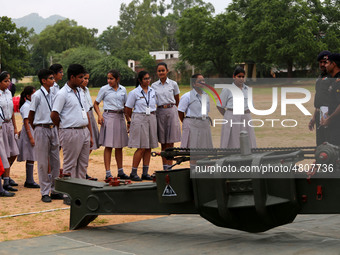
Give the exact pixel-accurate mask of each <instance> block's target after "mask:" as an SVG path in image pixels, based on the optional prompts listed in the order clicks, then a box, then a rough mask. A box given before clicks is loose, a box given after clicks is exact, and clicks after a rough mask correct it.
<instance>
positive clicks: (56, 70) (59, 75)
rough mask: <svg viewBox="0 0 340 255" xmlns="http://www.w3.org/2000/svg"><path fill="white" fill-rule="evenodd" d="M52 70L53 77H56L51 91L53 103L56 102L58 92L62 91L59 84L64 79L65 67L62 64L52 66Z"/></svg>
mask: <svg viewBox="0 0 340 255" xmlns="http://www.w3.org/2000/svg"><path fill="white" fill-rule="evenodd" d="M50 70H51V71H53V76H54V84H53V86H52V87H51V88H50V91H51V92H50V93H51V95H52V101H54V98H55V96H56V95H57V93H58V91H59V90H60V87H59V85H58V82H59V81H61V80H62V79H63V76H64V70H63V66H62V65H61V64H53V65H51V66H50Z"/></svg>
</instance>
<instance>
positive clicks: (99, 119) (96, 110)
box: [93, 101, 104, 125]
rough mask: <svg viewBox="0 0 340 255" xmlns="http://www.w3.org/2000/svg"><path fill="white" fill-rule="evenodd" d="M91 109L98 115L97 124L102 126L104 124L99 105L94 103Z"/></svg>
mask: <svg viewBox="0 0 340 255" xmlns="http://www.w3.org/2000/svg"><path fill="white" fill-rule="evenodd" d="M93 109H94V110H95V112H96V113H97V115H98V124H100V125H103V124H104V118H103V115H102V113H101V112H100V110H99V103H98V102H97V101H94V104H93Z"/></svg>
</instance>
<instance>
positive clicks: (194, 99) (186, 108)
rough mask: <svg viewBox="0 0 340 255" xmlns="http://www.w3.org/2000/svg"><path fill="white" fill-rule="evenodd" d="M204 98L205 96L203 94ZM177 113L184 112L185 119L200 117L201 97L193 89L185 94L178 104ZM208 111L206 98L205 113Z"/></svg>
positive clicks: (208, 104)
mask: <svg viewBox="0 0 340 255" xmlns="http://www.w3.org/2000/svg"><path fill="white" fill-rule="evenodd" d="M203 94H204V95H205V96H207V94H206V93H205V92H203ZM178 111H180V112H184V113H185V116H186V117H195V118H201V117H202V95H200V94H198V93H197V91H196V90H195V89H193V90H191V91H189V92H187V93H185V94H184V95H183V96H182V97H181V100H180V101H179V104H178ZM209 111H210V103H209V98H207V112H209Z"/></svg>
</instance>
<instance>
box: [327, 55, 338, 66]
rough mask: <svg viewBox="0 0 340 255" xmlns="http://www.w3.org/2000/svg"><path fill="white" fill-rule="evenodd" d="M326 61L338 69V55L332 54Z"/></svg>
mask: <svg viewBox="0 0 340 255" xmlns="http://www.w3.org/2000/svg"><path fill="white" fill-rule="evenodd" d="M328 61H330V62H334V63H335V64H336V65H337V67H339V68H340V54H339V53H332V54H330V55H329V56H328Z"/></svg>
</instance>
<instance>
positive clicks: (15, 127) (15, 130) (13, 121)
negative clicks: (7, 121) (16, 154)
mask: <svg viewBox="0 0 340 255" xmlns="http://www.w3.org/2000/svg"><path fill="white" fill-rule="evenodd" d="M12 123H13V127H14V134H16V135H17V134H18V129H17V123H16V121H15V116H14V112H13V114H12Z"/></svg>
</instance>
